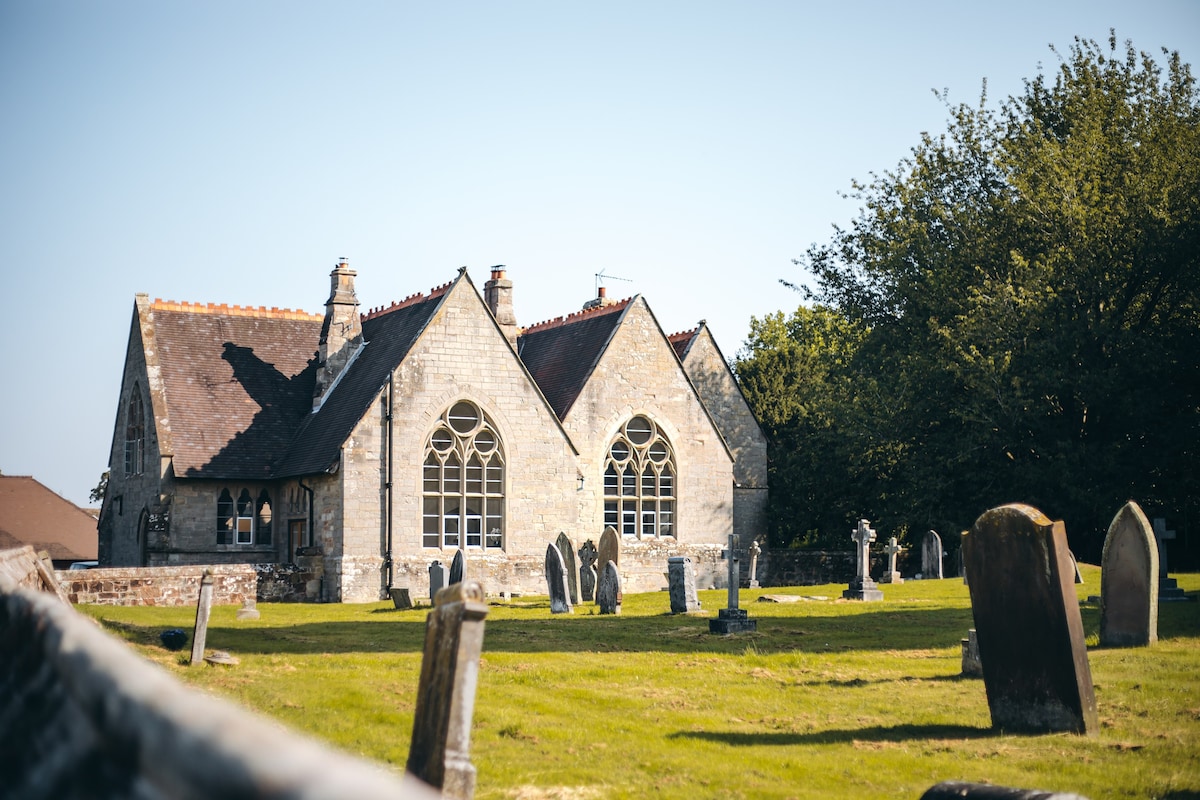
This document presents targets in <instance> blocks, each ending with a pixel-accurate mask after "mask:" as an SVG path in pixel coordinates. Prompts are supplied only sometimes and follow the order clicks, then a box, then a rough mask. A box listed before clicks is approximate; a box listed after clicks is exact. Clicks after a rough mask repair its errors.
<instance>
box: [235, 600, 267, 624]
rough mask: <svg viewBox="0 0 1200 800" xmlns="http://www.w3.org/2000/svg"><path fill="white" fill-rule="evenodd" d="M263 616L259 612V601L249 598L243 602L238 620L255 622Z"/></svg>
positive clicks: (238, 612)
mask: <svg viewBox="0 0 1200 800" xmlns="http://www.w3.org/2000/svg"><path fill="white" fill-rule="evenodd" d="M261 616H262V614H260V613H259V611H258V600H257V599H256V598H253V597H247V598H246V599H245V600H243V601H242V607H241V608H239V609H238V611H237V616H236V618H237V619H240V620H247V619H249V620H254V619H258V618H259V617H261Z"/></svg>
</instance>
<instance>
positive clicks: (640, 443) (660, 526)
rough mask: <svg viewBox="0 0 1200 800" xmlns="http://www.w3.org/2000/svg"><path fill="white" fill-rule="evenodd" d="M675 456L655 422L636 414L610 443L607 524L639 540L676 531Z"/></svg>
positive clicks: (605, 517) (605, 508)
mask: <svg viewBox="0 0 1200 800" xmlns="http://www.w3.org/2000/svg"><path fill="white" fill-rule="evenodd" d="M675 488H676V487H675V456H674V454H673V452H672V450H671V444H670V442H668V441H667V439H666V437H665V436H664V435H663V433H662V431H661V430H660V429H659V427H658V426H657V425H655V424H654V423H653V422H652V421H650V420H649V419H647V418H646V417H643V416H636V417H633V418H632V419H630V420H629V421H628V422H626V423H625V424H624V425H623V426H622V427H621V430H620V431H618V432H617V435H616V436H615V437H614V438H613V441H612V443H611V444H610V445H609V447H608V456H607V458H606V459H605V464H604V524H605V525H606V526H609V525H611V526H612V527H613V528H615V529H616V530H618V531H620V532H621V535H622V536H635V537H638V538H641V539H647V538H660V537H663V536H674V535H675V500H676V494H675Z"/></svg>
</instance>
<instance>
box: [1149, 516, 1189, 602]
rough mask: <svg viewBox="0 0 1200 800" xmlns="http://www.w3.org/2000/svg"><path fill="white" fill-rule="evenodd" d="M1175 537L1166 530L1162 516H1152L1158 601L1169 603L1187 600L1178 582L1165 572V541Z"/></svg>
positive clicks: (1173, 533) (1172, 532) (1173, 532)
mask: <svg viewBox="0 0 1200 800" xmlns="http://www.w3.org/2000/svg"><path fill="white" fill-rule="evenodd" d="M1174 538H1175V531H1173V530H1171V531H1169V530H1167V521H1166V520H1165V519H1163V518H1162V517H1155V518H1154V542H1155V544H1156V546H1157V548H1158V601H1159V602H1160V603H1170V602H1174V601H1177V600H1187V595H1186V594H1184V591H1183V589H1180V588H1179V582H1178V581H1176V580H1175V579H1174V578H1172V577H1171V576H1169V575H1168V574H1167V542H1169V541H1171V540H1172V539H1174Z"/></svg>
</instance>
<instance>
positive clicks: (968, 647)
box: [962, 628, 983, 678]
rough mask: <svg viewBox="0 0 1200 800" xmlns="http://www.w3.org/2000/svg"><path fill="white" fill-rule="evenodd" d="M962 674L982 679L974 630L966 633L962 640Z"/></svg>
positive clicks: (981, 666)
mask: <svg viewBox="0 0 1200 800" xmlns="http://www.w3.org/2000/svg"><path fill="white" fill-rule="evenodd" d="M962 674H963V675H967V676H969V677H972V678H982V677H983V662H982V661H980V660H979V637H978V636H977V635H976V634H975V629H974V628H971V629H970V630H969V631H967V638H965V639H963V640H962Z"/></svg>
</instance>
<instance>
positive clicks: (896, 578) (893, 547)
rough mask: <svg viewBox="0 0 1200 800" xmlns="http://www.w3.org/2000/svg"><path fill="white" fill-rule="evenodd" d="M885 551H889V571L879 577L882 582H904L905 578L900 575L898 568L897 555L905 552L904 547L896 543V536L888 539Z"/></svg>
mask: <svg viewBox="0 0 1200 800" xmlns="http://www.w3.org/2000/svg"><path fill="white" fill-rule="evenodd" d="M883 552H885V553H887V557H888V565H887V572H885V573H883V575H882V576H881V577H880V578H879V582H880V583H904V578H902V577H900V573H899V572H898V571H897V570H896V556H898V555H900V553H902V552H904V548H903V547H901V546H900V545H898V544H896V537H895V536H893V537H892V538H891V539H888V545H887V547H885V548H883Z"/></svg>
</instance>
